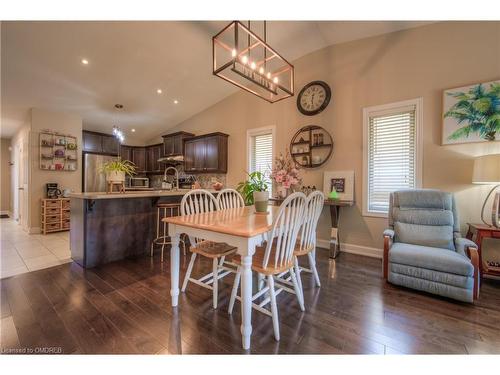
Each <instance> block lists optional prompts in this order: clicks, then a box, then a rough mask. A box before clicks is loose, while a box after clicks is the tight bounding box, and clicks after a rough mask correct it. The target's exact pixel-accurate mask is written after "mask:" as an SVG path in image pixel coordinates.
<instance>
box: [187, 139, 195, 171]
mask: <svg viewBox="0 0 500 375" xmlns="http://www.w3.org/2000/svg"><path fill="white" fill-rule="evenodd" d="M195 143H196V142H195V141H192V142H186V144H185V145H184V146H185V148H184V170H185V171H194V151H195Z"/></svg>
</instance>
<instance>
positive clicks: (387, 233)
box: [383, 229, 394, 240]
mask: <svg viewBox="0 0 500 375" xmlns="http://www.w3.org/2000/svg"><path fill="white" fill-rule="evenodd" d="M383 236H384V237H385V236H389V237H391V240H392V239H393V238H394V231H393V230H392V229H386V230H384V234H383Z"/></svg>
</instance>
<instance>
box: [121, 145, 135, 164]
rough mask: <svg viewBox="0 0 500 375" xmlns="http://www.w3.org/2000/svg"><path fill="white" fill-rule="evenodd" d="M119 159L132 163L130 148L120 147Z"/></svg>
mask: <svg viewBox="0 0 500 375" xmlns="http://www.w3.org/2000/svg"><path fill="white" fill-rule="evenodd" d="M120 157H121V158H122V160H128V161H132V148H131V147H129V146H125V145H121V146H120Z"/></svg>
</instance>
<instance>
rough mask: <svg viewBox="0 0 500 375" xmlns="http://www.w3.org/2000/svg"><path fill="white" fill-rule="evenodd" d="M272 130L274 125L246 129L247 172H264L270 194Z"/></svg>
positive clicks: (272, 152) (272, 156)
mask: <svg viewBox="0 0 500 375" xmlns="http://www.w3.org/2000/svg"><path fill="white" fill-rule="evenodd" d="M274 132H275V128H274V126H270V127H264V128H258V129H250V130H248V131H247V150H248V163H247V165H248V172H250V173H251V172H255V171H259V172H262V173H264V175H265V176H266V178H267V180H268V189H269V192H270V194H272V183H271V179H270V177H269V176H270V175H271V170H272V167H273V161H274V139H275V137H274Z"/></svg>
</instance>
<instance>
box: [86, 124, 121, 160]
mask: <svg viewBox="0 0 500 375" xmlns="http://www.w3.org/2000/svg"><path fill="white" fill-rule="evenodd" d="M82 135H83V151H84V152H92V153H97V154H108V155H118V148H119V143H118V140H117V139H116V138H115V137H113V136H112V135H109V134H104V133H97V132H91V131H86V130H84V131H83V132H82Z"/></svg>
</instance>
